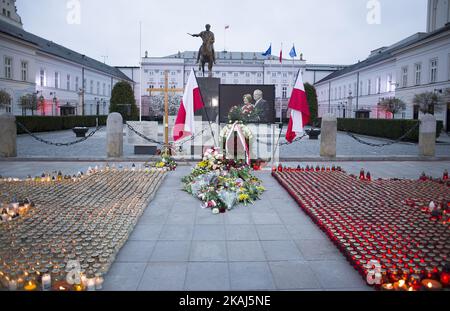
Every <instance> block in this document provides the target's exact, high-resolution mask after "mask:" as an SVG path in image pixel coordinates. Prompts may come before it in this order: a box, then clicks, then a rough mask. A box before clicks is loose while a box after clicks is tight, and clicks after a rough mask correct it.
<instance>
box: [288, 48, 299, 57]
mask: <svg viewBox="0 0 450 311" xmlns="http://www.w3.org/2000/svg"><path fill="white" fill-rule="evenodd" d="M289 56H290V57H292V58H294V57H297V52H296V51H295V45H293V46H292V49H291V51H290V52H289Z"/></svg>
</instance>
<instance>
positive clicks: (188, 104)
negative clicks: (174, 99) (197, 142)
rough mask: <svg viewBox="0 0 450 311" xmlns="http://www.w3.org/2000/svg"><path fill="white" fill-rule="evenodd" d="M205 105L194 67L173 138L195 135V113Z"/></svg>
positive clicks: (179, 111) (185, 90)
mask: <svg viewBox="0 0 450 311" xmlns="http://www.w3.org/2000/svg"><path fill="white" fill-rule="evenodd" d="M203 107H204V104H203V99H202V96H201V94H200V89H199V87H198V82H197V78H196V76H195V72H194V69H191V74H190V75H189V79H188V82H187V84H186V88H185V89H184V95H183V99H182V100H181V104H180V109H179V110H178V115H177V119H176V121H175V126H174V128H173V139H174V140H175V141H178V140H180V139H182V138H184V137H187V136H190V135H195V122H194V121H195V119H194V113H195V112H196V111H197V110H200V109H202V108H203Z"/></svg>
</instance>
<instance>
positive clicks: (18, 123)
mask: <svg viewBox="0 0 450 311" xmlns="http://www.w3.org/2000/svg"><path fill="white" fill-rule="evenodd" d="M16 124H17V125H18V126H19V127H20V128H21V129H22V130H23V131H25V133H26V134H28V135H30V136H31V137H33V138H34V139H35V140H37V141H39V142H41V143H44V144H47V145H51V146H57V147H67V146H72V145H76V144H79V143H81V142H84V141H86V140H87V139H89V138H91V137H92V136H94V135H95V133H97V132H98V131H99V130H100V129H101V128H102V126H98V127H97V128H96V129H95V130H93V131H92V132H91V133H89V135H87V136H86V137H83V138H80V139H78V140H74V141H71V142H68V143H55V142H52V141H49V140H46V139H43V138H40V137H38V136H36V135H35V134H33V133H32V132H31V131H30V130H28V129H27V128H26V127H25V125H23V124H22V123H20V122H18V121H16Z"/></svg>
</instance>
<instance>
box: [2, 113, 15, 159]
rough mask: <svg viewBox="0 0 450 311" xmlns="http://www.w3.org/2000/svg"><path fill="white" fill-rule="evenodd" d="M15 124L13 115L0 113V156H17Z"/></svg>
mask: <svg viewBox="0 0 450 311" xmlns="http://www.w3.org/2000/svg"><path fill="white" fill-rule="evenodd" d="M16 139H17V126H16V117H15V116H13V115H7V114H4V115H0V158H13V157H17V142H16Z"/></svg>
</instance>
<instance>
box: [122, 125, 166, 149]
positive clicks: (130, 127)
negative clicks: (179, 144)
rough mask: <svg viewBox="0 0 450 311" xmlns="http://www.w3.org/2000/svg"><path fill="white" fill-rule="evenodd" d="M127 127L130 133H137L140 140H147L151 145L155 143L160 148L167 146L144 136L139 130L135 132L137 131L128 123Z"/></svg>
mask: <svg viewBox="0 0 450 311" xmlns="http://www.w3.org/2000/svg"><path fill="white" fill-rule="evenodd" d="M127 127H128V129H129V130H130V131H132V132H133V133H135V134H136V135H137V136H139V137H140V138H142V139H144V140H146V141H148V142H150V143H153V144H156V145H160V146H162V145H165V143H164V142H161V141H157V140H154V139H152V138H148V137H147V136H145V135H144V134H142V133H139V132H138V131H137V130H135V129H134V128H133V127H132V126H131V125H130V124H128V123H127Z"/></svg>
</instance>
